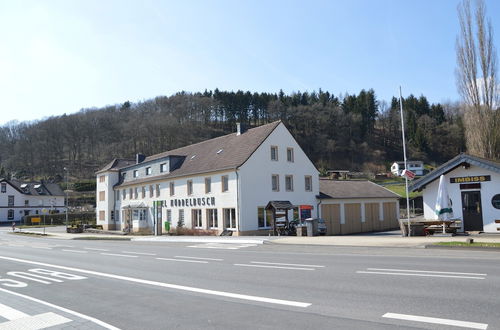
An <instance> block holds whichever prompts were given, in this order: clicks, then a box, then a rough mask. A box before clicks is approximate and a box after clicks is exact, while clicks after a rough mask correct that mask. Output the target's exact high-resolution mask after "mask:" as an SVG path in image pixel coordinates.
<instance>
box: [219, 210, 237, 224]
mask: <svg viewBox="0 0 500 330" xmlns="http://www.w3.org/2000/svg"><path fill="white" fill-rule="evenodd" d="M222 211H223V212H224V213H223V214H224V227H225V228H226V229H236V209H222Z"/></svg>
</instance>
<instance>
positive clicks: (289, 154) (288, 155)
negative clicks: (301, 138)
mask: <svg viewBox="0 0 500 330" xmlns="http://www.w3.org/2000/svg"><path fill="white" fill-rule="evenodd" d="M286 160H287V161H288V162H290V163H293V148H286Z"/></svg>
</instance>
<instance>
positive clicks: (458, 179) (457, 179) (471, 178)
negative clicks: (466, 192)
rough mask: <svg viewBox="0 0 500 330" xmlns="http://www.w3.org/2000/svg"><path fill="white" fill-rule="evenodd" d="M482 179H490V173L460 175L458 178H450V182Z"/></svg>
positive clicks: (479, 180)
mask: <svg viewBox="0 0 500 330" xmlns="http://www.w3.org/2000/svg"><path fill="white" fill-rule="evenodd" d="M484 181H491V175H476V176H462V177H458V178H450V183H469V182H484Z"/></svg>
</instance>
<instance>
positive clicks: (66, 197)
mask: <svg viewBox="0 0 500 330" xmlns="http://www.w3.org/2000/svg"><path fill="white" fill-rule="evenodd" d="M64 171H66V189H65V190H64V199H65V204H66V205H65V206H66V228H68V175H69V174H68V172H69V170H68V168H67V167H65V168H64Z"/></svg>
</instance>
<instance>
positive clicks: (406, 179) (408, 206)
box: [399, 86, 411, 236]
mask: <svg viewBox="0 0 500 330" xmlns="http://www.w3.org/2000/svg"><path fill="white" fill-rule="evenodd" d="M399 109H400V111H401V132H402V135H403V156H404V162H405V170H408V164H407V159H406V142H405V122H404V119H403V96H402V93H401V86H399ZM405 187H406V214H407V220H408V236H411V233H410V195H409V193H408V177H407V176H406V175H405Z"/></svg>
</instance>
